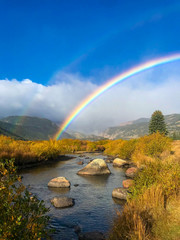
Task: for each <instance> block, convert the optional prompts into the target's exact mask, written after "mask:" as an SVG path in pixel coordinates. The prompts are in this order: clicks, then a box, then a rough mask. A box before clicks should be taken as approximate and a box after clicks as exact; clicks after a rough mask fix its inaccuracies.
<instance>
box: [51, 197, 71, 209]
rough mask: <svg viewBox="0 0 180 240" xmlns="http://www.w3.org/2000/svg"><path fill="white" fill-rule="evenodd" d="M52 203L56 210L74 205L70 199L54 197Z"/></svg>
mask: <svg viewBox="0 0 180 240" xmlns="http://www.w3.org/2000/svg"><path fill="white" fill-rule="evenodd" d="M51 203H52V204H53V205H54V207H56V208H65V207H72V206H73V205H74V200H73V199H72V198H68V197H54V198H53V199H51Z"/></svg>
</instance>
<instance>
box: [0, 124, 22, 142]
mask: <svg viewBox="0 0 180 240" xmlns="http://www.w3.org/2000/svg"><path fill="white" fill-rule="evenodd" d="M12 127H13V125H11V124H8V123H4V122H1V121H0V135H4V136H7V137H11V138H14V139H16V140H25V139H24V138H22V137H20V136H18V135H16V134H14V133H12V132H11V131H9V130H8V129H11V128H12Z"/></svg>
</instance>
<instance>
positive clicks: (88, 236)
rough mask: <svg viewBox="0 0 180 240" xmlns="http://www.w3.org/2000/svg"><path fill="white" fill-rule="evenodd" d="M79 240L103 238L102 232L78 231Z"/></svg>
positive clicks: (99, 239)
mask: <svg viewBox="0 0 180 240" xmlns="http://www.w3.org/2000/svg"><path fill="white" fill-rule="evenodd" d="M78 239H79V240H105V237H104V234H103V233H101V232H87V233H80V234H79V238H78Z"/></svg>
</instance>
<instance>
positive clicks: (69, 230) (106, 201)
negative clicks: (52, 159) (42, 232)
mask: <svg viewBox="0 0 180 240" xmlns="http://www.w3.org/2000/svg"><path fill="white" fill-rule="evenodd" d="M71 156H72V157H75V158H73V159H70V160H68V161H67V160H66V161H59V162H56V163H51V164H50V163H49V164H46V165H41V166H38V167H34V168H31V169H24V170H21V172H20V174H21V175H22V176H23V183H24V185H26V186H28V189H29V191H30V192H32V193H33V194H35V195H36V196H37V197H38V198H39V199H40V200H44V201H45V204H46V206H47V207H50V212H49V215H50V216H51V221H50V227H53V228H54V229H55V233H54V234H53V236H52V238H53V239H55V240H57V239H61V240H71V239H78V236H77V234H76V233H75V231H74V228H76V226H79V227H80V229H81V231H82V232H89V231H100V232H103V233H104V234H107V232H108V231H109V229H110V228H111V226H112V223H113V218H114V217H115V215H116V211H117V210H121V209H122V206H123V203H122V202H117V201H116V200H114V199H113V198H112V191H113V189H114V188H116V187H122V181H123V180H124V179H125V174H124V170H122V169H120V168H114V167H113V166H112V163H108V167H109V169H110V170H111V173H112V174H110V175H108V176H79V175H77V174H76V173H77V172H78V171H79V170H80V169H81V168H83V166H85V165H86V163H88V162H89V161H90V160H92V159H95V158H103V159H106V156H102V155H98V154H85V156H84V157H81V156H78V155H71ZM80 160H81V161H83V162H84V163H85V164H84V165H78V164H77V162H78V161H80ZM59 176H64V177H66V178H67V179H68V180H69V181H70V182H71V188H70V189H63V190H61V189H57V188H48V186H47V184H48V182H49V181H50V180H51V179H52V178H55V177H59ZM74 184H78V186H74ZM55 196H67V197H71V198H73V199H75V205H74V206H73V207H71V208H64V209H57V208H55V207H54V206H52V205H51V203H50V200H51V199H52V198H53V197H55Z"/></svg>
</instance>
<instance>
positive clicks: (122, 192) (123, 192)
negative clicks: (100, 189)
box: [112, 187, 128, 200]
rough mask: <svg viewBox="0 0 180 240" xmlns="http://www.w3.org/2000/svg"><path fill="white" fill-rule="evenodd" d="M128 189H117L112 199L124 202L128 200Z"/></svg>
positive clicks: (113, 192)
mask: <svg viewBox="0 0 180 240" xmlns="http://www.w3.org/2000/svg"><path fill="white" fill-rule="evenodd" d="M127 194H128V192H127V189H124V188H122V187H120V188H115V189H114V190H113V191H112V197H114V198H118V199H122V200H127Z"/></svg>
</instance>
